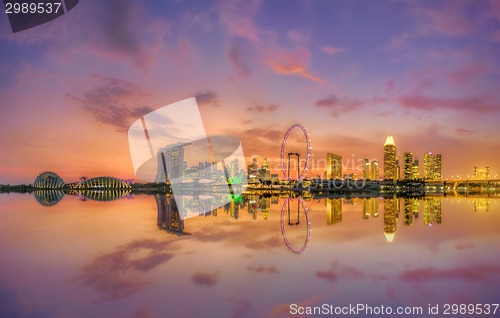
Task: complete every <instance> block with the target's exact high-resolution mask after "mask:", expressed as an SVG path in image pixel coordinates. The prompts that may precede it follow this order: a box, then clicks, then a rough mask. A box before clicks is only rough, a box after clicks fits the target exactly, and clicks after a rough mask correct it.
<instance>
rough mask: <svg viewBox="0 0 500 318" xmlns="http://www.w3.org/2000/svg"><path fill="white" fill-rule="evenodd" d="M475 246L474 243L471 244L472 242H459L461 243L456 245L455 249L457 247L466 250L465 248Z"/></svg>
mask: <svg viewBox="0 0 500 318" xmlns="http://www.w3.org/2000/svg"><path fill="white" fill-rule="evenodd" d="M473 247H474V244H471V243H459V244H457V245H455V249H457V250H465V249H468V248H473Z"/></svg>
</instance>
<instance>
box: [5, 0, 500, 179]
mask: <svg viewBox="0 0 500 318" xmlns="http://www.w3.org/2000/svg"><path fill="white" fill-rule="evenodd" d="M0 56H1V57H2V59H1V60H0V72H1V73H0V74H1V75H2V76H1V78H0V96H1V98H0V136H1V138H0V149H1V152H0V153H1V155H0V183H21V182H26V183H29V182H32V181H33V180H34V178H35V177H36V175H37V174H38V173H39V172H41V171H43V170H53V171H55V172H57V173H59V174H60V175H61V176H62V177H63V178H64V179H65V180H68V181H74V180H76V179H77V178H78V177H80V176H83V175H85V176H96V175H115V176H118V177H122V178H133V177H134V171H133V168H132V162H131V158H130V153H129V149H128V140H127V129H128V127H129V126H130V125H131V124H132V123H133V122H134V121H135V120H136V119H137V118H139V117H140V116H142V115H144V114H147V113H149V112H151V111H153V110H155V109H157V108H159V107H162V106H165V105H168V104H170V103H174V102H176V101H180V100H183V99H186V98H190V97H193V96H196V97H197V101H198V104H199V105H200V111H201V115H202V119H203V122H204V125H205V129H206V131H207V132H208V133H210V134H229V135H234V136H237V137H239V138H240V139H241V141H242V145H243V149H244V152H245V155H246V156H247V157H248V158H249V157H250V156H252V155H259V156H261V157H269V158H270V160H271V163H272V164H271V165H272V166H274V165H275V164H276V163H277V162H278V160H277V159H279V150H280V146H281V138H282V137H283V135H284V134H285V132H286V130H287V129H288V127H290V126H291V125H292V124H294V123H296V122H300V123H302V124H303V125H304V126H305V127H306V128H307V129H308V131H309V133H310V135H311V142H312V147H313V159H314V160H315V162H316V164H315V166H314V167H313V168H314V169H313V170H314V171H313V172H312V173H311V174H314V175H316V174H320V172H321V171H322V170H324V168H323V167H321V160H322V159H323V160H324V158H325V156H326V152H334V153H338V154H340V155H342V156H343V157H344V159H345V160H344V164H346V165H349V167H346V169H347V170H351V169H352V163H353V162H355V163H356V164H355V165H357V163H358V160H361V159H362V158H370V159H378V160H380V161H381V160H382V158H383V144H384V141H385V138H386V137H387V136H388V135H392V136H394V139H395V142H396V145H397V147H398V152H399V153H400V155H401V156H402V154H403V153H404V152H406V151H412V152H414V153H415V154H416V156H417V157H419V158H420V159H422V156H423V155H422V154H423V153H424V152H427V151H432V152H435V153H441V154H442V155H443V176H444V177H451V176H452V175H453V176H456V175H461V176H466V175H467V174H472V167H473V166H490V167H491V169H492V173H493V175H494V174H496V173H499V172H500V171H499V170H500V167H499V160H498V158H499V157H500V141H499V139H498V137H499V135H500V125H499V124H498V123H499V119H500V91H499V89H498V88H499V87H500V86H499V83H500V58H499V56H500V2H499V1H445V2H429V1H426V2H418V1H417V2H408V1H404V2H403V1H376V2H375V1H240V2H234V1H231V2H229V1H219V2H211V1H188V2H182V1H168V2H167V1H165V2H163V1H133V2H132V1H85V0H82V1H80V3H79V4H78V5H77V6H76V7H75V8H74V9H73V10H71V11H70V12H68V13H67V14H65V15H64V16H62V17H60V18H58V19H55V20H53V21H51V22H49V23H46V24H44V25H41V26H39V27H35V28H33V29H29V30H26V31H22V32H18V33H12V31H11V29H10V25H9V24H8V20H7V18H6V16H5V15H1V17H0ZM292 137H293V139H294V140H297V142H295V143H296V144H297V145H296V147H297V151H301V152H304V150H300V146H301V145H300V142H299V141H300V135H299V134H298V133H294V134H293V135H292ZM294 140H292V141H291V142H290V146H289V149H290V150H292V149H293V148H294V145H293V143H294V142H293V141H294ZM318 162H319V163H318ZM318 166H319V167H318Z"/></svg>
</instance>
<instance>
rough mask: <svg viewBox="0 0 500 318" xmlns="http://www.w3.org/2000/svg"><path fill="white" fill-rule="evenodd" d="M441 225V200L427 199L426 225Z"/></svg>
mask: <svg viewBox="0 0 500 318" xmlns="http://www.w3.org/2000/svg"><path fill="white" fill-rule="evenodd" d="M434 223H436V224H440V223H441V198H425V201H424V224H425V225H432V224H434Z"/></svg>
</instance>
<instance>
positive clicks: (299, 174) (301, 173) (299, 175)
mask: <svg viewBox="0 0 500 318" xmlns="http://www.w3.org/2000/svg"><path fill="white" fill-rule="evenodd" d="M295 128H298V129H300V130H302V132H303V133H304V137H305V139H306V147H307V149H306V163H305V165H304V169H303V170H302V171H300V153H294V152H290V153H288V154H287V158H288V161H287V162H288V173H287V171H286V165H285V160H286V158H285V145H286V142H287V140H288V136H290V133H291V132H292V131H293V130H294V129H295ZM291 156H297V160H298V162H297V180H300V179H302V178H303V177H304V175H305V173H306V171H307V169H308V167H309V159H310V157H311V140H310V139H309V133H308V132H307V129H306V128H305V127H304V126H302V125H301V124H294V125H293V126H292V127H290V128H289V129H288V130H287V132H286V134H285V137H284V138H283V143H282V144H281V155H280V157H281V170H282V171H283V175H284V176H285V179H286V180H291V177H290V157H291Z"/></svg>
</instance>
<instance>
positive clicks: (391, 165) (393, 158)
mask: <svg viewBox="0 0 500 318" xmlns="http://www.w3.org/2000/svg"><path fill="white" fill-rule="evenodd" d="M396 153H397V152H396V144H395V143H394V138H392V136H388V137H387V139H386V140H385V143H384V179H391V180H397V178H398V174H399V173H398V163H397V161H398V159H397V155H396Z"/></svg>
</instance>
